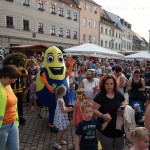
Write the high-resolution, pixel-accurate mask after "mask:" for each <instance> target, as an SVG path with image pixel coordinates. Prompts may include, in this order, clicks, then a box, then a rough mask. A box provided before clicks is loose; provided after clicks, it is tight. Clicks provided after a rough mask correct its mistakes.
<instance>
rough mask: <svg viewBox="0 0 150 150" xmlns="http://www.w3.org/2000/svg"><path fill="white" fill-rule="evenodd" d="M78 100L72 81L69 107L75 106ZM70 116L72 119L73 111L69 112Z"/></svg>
mask: <svg viewBox="0 0 150 150" xmlns="http://www.w3.org/2000/svg"><path fill="white" fill-rule="evenodd" d="M76 100H77V97H76V90H75V84H74V83H70V90H69V95H68V107H74V104H75V101H76ZM68 117H69V119H70V120H71V119H72V112H70V113H68Z"/></svg>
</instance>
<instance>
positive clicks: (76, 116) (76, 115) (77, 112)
mask: <svg viewBox="0 0 150 150" xmlns="http://www.w3.org/2000/svg"><path fill="white" fill-rule="evenodd" d="M84 98H85V89H83V88H80V89H78V90H77V101H76V102H75V104H74V109H73V124H74V126H75V127H77V125H78V123H79V122H80V121H81V120H82V119H83V116H82V112H81V109H80V107H81V104H82V102H83V100H84Z"/></svg>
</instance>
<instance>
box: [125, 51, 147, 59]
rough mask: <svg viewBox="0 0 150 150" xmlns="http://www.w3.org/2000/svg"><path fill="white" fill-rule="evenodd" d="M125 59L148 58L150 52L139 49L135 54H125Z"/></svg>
mask: <svg viewBox="0 0 150 150" xmlns="http://www.w3.org/2000/svg"><path fill="white" fill-rule="evenodd" d="M125 59H146V60H150V53H149V52H146V51H141V52H138V53H135V54H131V55H128V56H125Z"/></svg>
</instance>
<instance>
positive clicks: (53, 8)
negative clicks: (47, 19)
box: [51, 5, 56, 14]
mask: <svg viewBox="0 0 150 150" xmlns="http://www.w3.org/2000/svg"><path fill="white" fill-rule="evenodd" d="M51 14H56V13H55V5H51Z"/></svg>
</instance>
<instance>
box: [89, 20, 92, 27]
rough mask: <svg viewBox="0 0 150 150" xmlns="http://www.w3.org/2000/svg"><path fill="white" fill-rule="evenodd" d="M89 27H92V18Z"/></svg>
mask: <svg viewBox="0 0 150 150" xmlns="http://www.w3.org/2000/svg"><path fill="white" fill-rule="evenodd" d="M89 27H90V28H92V20H91V19H90V20H89Z"/></svg>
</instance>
